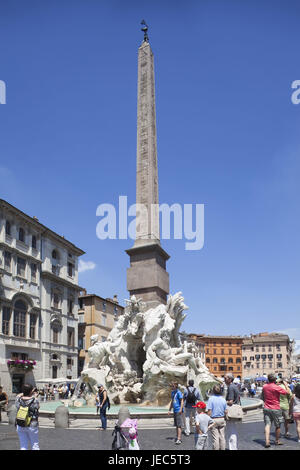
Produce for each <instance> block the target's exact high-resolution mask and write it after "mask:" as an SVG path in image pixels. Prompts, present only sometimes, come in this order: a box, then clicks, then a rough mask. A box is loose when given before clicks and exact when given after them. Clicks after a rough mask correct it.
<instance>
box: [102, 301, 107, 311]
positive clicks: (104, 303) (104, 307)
mask: <svg viewBox="0 0 300 470" xmlns="http://www.w3.org/2000/svg"><path fill="white" fill-rule="evenodd" d="M102 310H103V312H106V302H104V301H103V302H102Z"/></svg>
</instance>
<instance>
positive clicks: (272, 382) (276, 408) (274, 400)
mask: <svg viewBox="0 0 300 470" xmlns="http://www.w3.org/2000/svg"><path fill="white" fill-rule="evenodd" d="M283 385H284V387H280V386H279V385H277V384H276V376H275V375H274V374H269V375H268V383H267V384H265V385H264V386H263V389H262V394H261V398H262V400H263V402H264V408H263V414H264V423H265V441H266V443H265V447H266V448H268V447H270V431H271V425H272V423H273V422H274V426H275V445H282V444H283V443H282V442H281V441H280V440H279V439H280V421H281V416H282V412H281V409H280V395H287V393H288V384H287V383H286V382H284V381H283Z"/></svg>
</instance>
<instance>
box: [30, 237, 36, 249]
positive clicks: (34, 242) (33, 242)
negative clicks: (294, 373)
mask: <svg viewBox="0 0 300 470" xmlns="http://www.w3.org/2000/svg"><path fill="white" fill-rule="evenodd" d="M31 246H32V248H34V249H35V250H36V236H35V235H32V239H31Z"/></svg>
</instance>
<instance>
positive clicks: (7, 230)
mask: <svg viewBox="0 0 300 470" xmlns="http://www.w3.org/2000/svg"><path fill="white" fill-rule="evenodd" d="M5 233H6V235H11V225H10V221H9V220H7V221H6V223H5Z"/></svg>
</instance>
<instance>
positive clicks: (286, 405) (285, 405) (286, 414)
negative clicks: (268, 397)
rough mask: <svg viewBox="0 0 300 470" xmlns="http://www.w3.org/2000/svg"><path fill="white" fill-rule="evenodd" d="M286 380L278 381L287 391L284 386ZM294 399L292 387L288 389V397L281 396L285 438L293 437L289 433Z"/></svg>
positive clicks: (280, 379)
mask: <svg viewBox="0 0 300 470" xmlns="http://www.w3.org/2000/svg"><path fill="white" fill-rule="evenodd" d="M283 382H284V380H283V379H282V378H279V379H277V383H278V385H279V386H280V387H282V388H283V389H285V387H284V385H283ZM291 398H292V392H291V389H290V387H289V386H288V387H287V394H286V395H280V397H279V403H280V409H281V413H282V418H283V422H284V430H285V433H284V436H285V437H291V435H290V433H289V424H290V400H291Z"/></svg>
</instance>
